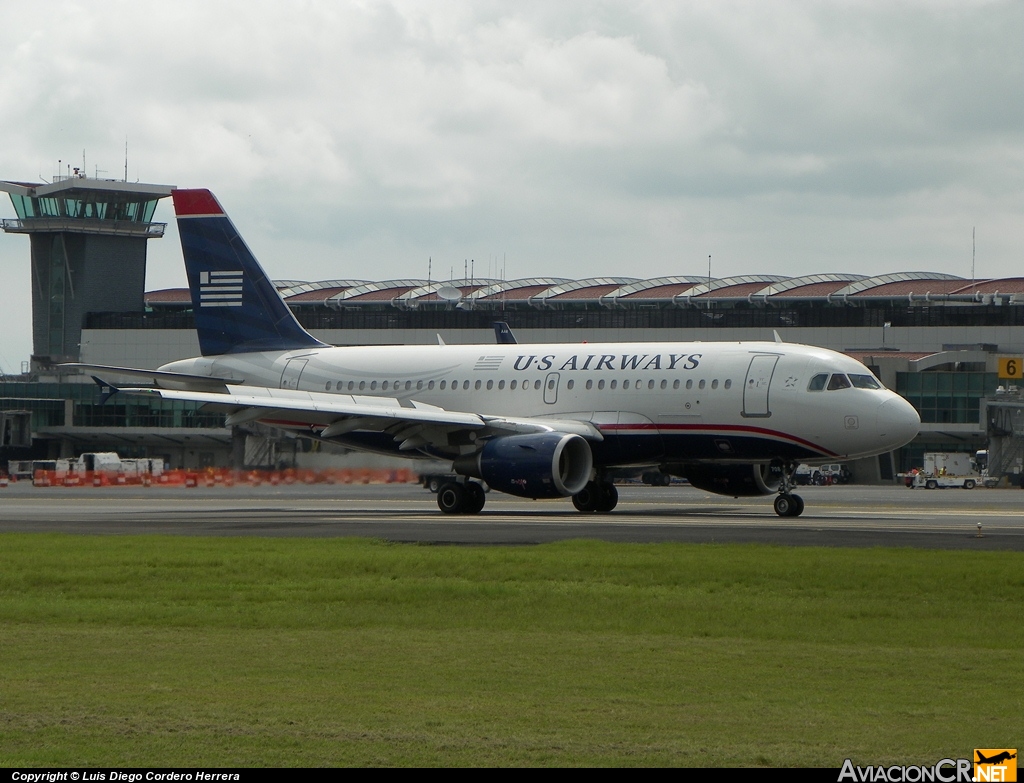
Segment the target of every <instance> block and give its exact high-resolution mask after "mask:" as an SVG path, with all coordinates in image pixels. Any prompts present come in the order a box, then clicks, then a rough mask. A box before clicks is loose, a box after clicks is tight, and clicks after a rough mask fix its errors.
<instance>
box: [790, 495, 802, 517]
mask: <svg viewBox="0 0 1024 783" xmlns="http://www.w3.org/2000/svg"><path fill="white" fill-rule="evenodd" d="M790 497H791V498H792V499H793V511H792V512H791V513H790V516H793V517H798V516H800V515H801V514H802V513H804V499H803V498H802V497H800V496H799V495H790Z"/></svg>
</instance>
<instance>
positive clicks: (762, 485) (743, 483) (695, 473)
mask: <svg viewBox="0 0 1024 783" xmlns="http://www.w3.org/2000/svg"><path fill="white" fill-rule="evenodd" d="M665 467H670V468H671V470H670V471H668V472H670V473H673V474H676V475H683V476H686V478H688V479H689V480H690V484H692V485H693V486H695V487H697V489H703V490H704V491H705V492H714V493H715V494H717V495H731V496H732V497H735V498H738V497H751V496H753V495H772V494H774V493H776V492H778V491H779V485H780V484H781V483H782V468H781V467H779V466H776V465H704V464H690V465H672V466H665Z"/></svg>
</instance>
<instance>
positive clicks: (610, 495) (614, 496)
mask: <svg viewBox="0 0 1024 783" xmlns="http://www.w3.org/2000/svg"><path fill="white" fill-rule="evenodd" d="M618 504H619V491H618V490H617V489H616V488H615V485H614V484H612V483H611V482H610V481H606V482H604V483H603V484H601V502H600V503H598V505H597V510H598V511H600V512H601V513H602V514H607V513H608V512H609V511H611V510H612V509H613V508H615V507H616V506H617V505H618Z"/></svg>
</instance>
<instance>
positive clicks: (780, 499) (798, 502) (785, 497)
mask: <svg viewBox="0 0 1024 783" xmlns="http://www.w3.org/2000/svg"><path fill="white" fill-rule="evenodd" d="M795 471H796V463H795V462H790V463H787V464H786V465H785V467H784V468H783V469H782V481H781V482H779V494H778V496H777V497H776V498H775V504H774V505H775V513H776V514H778V515H779V516H780V517H798V516H800V515H801V514H802V513H804V499H803V498H802V497H800V496H799V495H794V494H793V492H792V490H793V473H794V472H795Z"/></svg>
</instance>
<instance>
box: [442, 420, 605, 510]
mask: <svg viewBox="0 0 1024 783" xmlns="http://www.w3.org/2000/svg"><path fill="white" fill-rule="evenodd" d="M593 466H594V458H593V455H592V454H591V452H590V444H588V443H587V441H586V440H584V439H583V438H581V437H580V436H579V435H570V434H567V433H564V432H544V433H539V434H536V435H506V436H504V437H500V438H494V439H493V440H489V441H487V443H485V444H484V447H483V448H482V449H480V451H477V452H475V453H473V454H466V455H464V456H461V457H458V458H457V459H456V460H455V463H454V467H455V472H456V473H461V474H462V475H464V476H473V477H475V478H479V479H483V480H484V481H486V482H487V483H488V485H490V487H491V488H492V489H496V490H498V491H499V492H507V493H508V494H510V495H518V496H519V497H523V498H557V497H565V496H567V495H575V494H576V493H577V492H579V491H580V490H581V489H583V487H584V486H586V483H587V482H588V481H590V473H591V470H592V469H593Z"/></svg>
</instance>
